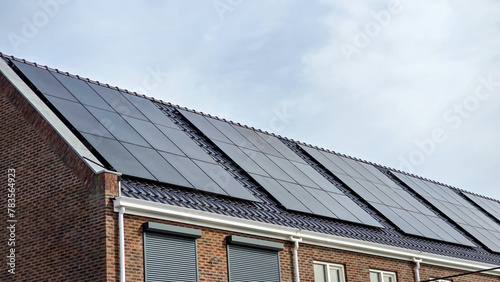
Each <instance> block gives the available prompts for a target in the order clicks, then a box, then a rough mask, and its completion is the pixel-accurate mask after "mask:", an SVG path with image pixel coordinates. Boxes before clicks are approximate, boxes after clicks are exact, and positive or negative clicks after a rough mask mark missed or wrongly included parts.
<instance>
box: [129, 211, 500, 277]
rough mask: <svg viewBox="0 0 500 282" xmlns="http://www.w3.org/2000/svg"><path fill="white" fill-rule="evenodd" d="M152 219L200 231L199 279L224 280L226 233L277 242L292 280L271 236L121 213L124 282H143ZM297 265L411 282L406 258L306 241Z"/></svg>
mask: <svg viewBox="0 0 500 282" xmlns="http://www.w3.org/2000/svg"><path fill="white" fill-rule="evenodd" d="M147 221H152V222H158V223H164V224H171V225H176V226H182V227H188V228H194V229H200V230H202V237H201V238H199V239H197V244H198V273H199V278H200V281H227V280H228V279H227V253H226V243H225V238H226V237H227V236H229V235H240V236H245V237H249V238H255V239H261V240H266V241H273V242H280V243H283V244H284V245H285V249H284V250H283V251H281V252H280V264H281V278H282V281H284V282H287V281H294V280H293V277H294V273H293V272H294V266H293V247H294V245H293V243H292V242H289V241H280V240H275V239H269V238H263V237H258V236H250V235H246V234H240V233H235V232H229V231H224V230H218V229H213V228H205V227H200V226H193V225H188V224H181V223H176V222H169V221H162V220H156V219H151V218H146V217H140V216H133V215H125V223H124V225H125V234H126V235H125V236H126V243H125V248H126V263H127V281H144V280H143V279H144V276H143V275H144V268H143V267H144V265H143V237H142V234H143V233H142V227H141V225H142V224H143V223H144V222H147ZM298 254H299V265H300V279H301V281H302V282H314V271H313V261H314V260H317V261H325V262H331V263H337V264H343V265H344V266H345V270H346V276H347V280H346V281H348V282H367V281H369V271H370V269H379V270H386V271H394V272H396V273H397V279H398V281H399V282H405V281H415V277H414V267H415V264H414V263H413V262H409V261H400V260H396V259H389V258H382V257H377V256H373V255H366V254H361V253H355V252H349V251H342V250H336V249H330V248H324V247H318V246H312V245H308V244H300V248H299V251H298ZM463 272H464V271H458V270H453V269H446V268H441V267H435V266H430V265H425V264H422V266H421V270H420V273H421V277H420V278H421V279H429V276H434V277H443V276H447V275H452V274H459V273H463ZM453 281H463V282H465V281H470V282H472V281H474V282H479V281H481V282H483V281H484V282H488V281H499V279H498V278H497V277H491V276H486V275H474V276H465V277H459V278H454V279H453Z"/></svg>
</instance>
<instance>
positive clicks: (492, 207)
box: [463, 193, 500, 220]
mask: <svg viewBox="0 0 500 282" xmlns="http://www.w3.org/2000/svg"><path fill="white" fill-rule="evenodd" d="M463 194H464V195H465V196H467V198H469V199H470V200H472V201H473V202H474V203H476V205H478V206H480V207H481V208H483V209H484V210H485V211H486V212H487V213H489V214H490V215H491V216H493V217H494V218H496V219H497V220H500V203H499V202H498V201H495V200H491V199H487V198H484V197H481V196H477V195H473V194H470V193H463Z"/></svg>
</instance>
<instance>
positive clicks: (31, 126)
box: [0, 75, 116, 281]
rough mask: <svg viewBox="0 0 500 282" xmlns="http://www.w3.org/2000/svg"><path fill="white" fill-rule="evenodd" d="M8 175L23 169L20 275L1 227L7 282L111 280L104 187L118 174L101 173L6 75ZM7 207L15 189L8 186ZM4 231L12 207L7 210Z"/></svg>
mask: <svg viewBox="0 0 500 282" xmlns="http://www.w3.org/2000/svg"><path fill="white" fill-rule="evenodd" d="M0 148H1V150H0V160H1V162H0V173H1V175H2V177H1V179H2V181H3V184H2V187H4V188H6V183H7V169H8V168H13V169H15V170H16V186H15V187H16V193H15V194H16V198H15V199H16V207H15V211H16V219H17V223H16V232H15V234H16V246H15V249H16V253H15V255H16V274H15V275H12V274H8V273H7V266H6V263H7V259H6V255H7V253H8V251H9V248H10V247H8V246H7V240H8V236H9V235H10V234H9V233H7V232H1V235H0V239H1V242H0V245H1V248H0V250H1V254H2V255H1V259H0V260H1V265H2V273H1V274H0V281H103V280H105V268H106V245H105V237H106V232H105V228H106V225H105V224H104V219H105V217H104V212H103V210H104V207H105V204H106V202H105V201H106V197H105V193H104V191H110V192H111V191H112V189H111V188H110V187H106V185H109V184H110V183H113V182H112V181H111V182H110V179H111V180H112V179H113V178H115V181H114V183H116V177H115V176H112V175H100V176H97V177H96V176H94V175H93V173H92V171H90V169H89V168H88V167H87V166H86V165H85V164H84V163H83V162H82V161H81V160H80V158H79V157H78V156H77V155H76V154H75V153H74V152H73V151H72V149H71V148H70V147H69V146H68V145H67V144H66V143H65V142H64V141H63V140H62V139H61V138H60V136H59V135H58V134H57V133H56V132H55V131H54V130H53V129H52V128H51V127H50V126H49V125H48V124H47V123H46V121H45V120H44V119H43V118H41V116H40V115H39V114H38V113H37V112H36V111H35V110H34V109H33V108H32V107H31V106H30V105H29V104H28V103H27V101H26V100H25V99H24V97H22V96H21V95H20V94H19V93H18V92H17V91H16V90H15V89H14V88H13V87H12V86H11V85H10V84H9V83H8V82H7V81H6V79H5V78H4V77H3V76H1V75H0ZM1 191H2V192H1V193H0V201H1V206H2V207H5V206H6V201H7V189H3V188H2V190H1ZM2 213H3V214H2V216H1V218H2V219H3V220H2V224H1V229H2V230H6V229H5V228H6V224H7V223H6V219H7V211H6V210H5V209H2Z"/></svg>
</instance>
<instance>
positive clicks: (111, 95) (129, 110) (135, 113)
mask: <svg viewBox="0 0 500 282" xmlns="http://www.w3.org/2000/svg"><path fill="white" fill-rule="evenodd" d="M89 85H90V86H91V87H92V88H93V89H94V90H95V91H96V92H97V94H99V96H101V98H103V99H104V100H106V102H108V104H109V105H110V106H111V107H112V108H113V109H114V110H115V111H116V112H117V113H118V114H120V115H125V116H131V117H135V118H138V119H143V120H148V119H147V118H146V116H144V115H143V114H142V113H141V112H140V111H139V110H138V109H137V108H136V107H135V106H134V105H132V103H130V101H129V100H127V99H126V98H125V97H124V96H123V95H122V94H121V93H120V92H119V91H118V90H115V89H111V88H108V87H104V86H101V85H97V84H93V83H90V84H89Z"/></svg>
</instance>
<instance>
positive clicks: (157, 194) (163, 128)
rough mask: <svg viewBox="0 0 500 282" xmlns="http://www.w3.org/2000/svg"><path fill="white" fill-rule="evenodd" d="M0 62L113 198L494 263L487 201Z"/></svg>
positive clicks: (493, 206) (61, 75)
mask: <svg viewBox="0 0 500 282" xmlns="http://www.w3.org/2000/svg"><path fill="white" fill-rule="evenodd" d="M0 56H1V57H2V58H4V60H6V61H7V62H9V64H10V66H11V67H12V69H13V70H14V71H16V73H17V74H18V75H19V76H20V77H21V78H22V79H23V80H24V81H25V82H26V83H27V84H28V85H29V86H30V87H31V89H32V90H33V91H34V92H35V93H36V94H37V95H38V96H39V97H40V99H42V101H44V102H45V103H46V104H47V106H48V107H49V108H50V109H51V110H52V111H53V112H54V113H55V114H56V115H57V116H58V117H59V118H60V119H61V120H62V121H63V122H64V123H65V124H66V126H67V127H68V128H69V129H71V130H72V132H73V133H74V134H75V135H76V136H77V137H78V138H79V139H80V141H81V142H83V144H85V146H86V147H87V148H88V149H89V150H90V151H91V152H92V153H93V154H94V155H95V157H96V158H97V159H98V160H99V161H101V164H102V166H103V167H104V168H106V169H110V170H117V171H119V172H121V173H123V181H122V195H124V196H127V197H132V198H137V199H144V200H148V201H153V202H158V203H164V204H168V205H175V206H180V207H186V208H190V209H196V210H201V211H207V212H212V213H217V214H223V215H228V216H233V217H238V218H244V219H249V220H254V221H259V222H266V223H271V224H276V225H281V226H288V227H294V228H299V229H304V230H310V231H315V232H320V233H325V234H332V235H338V236H342V237H347V238H353V239H359V240H364V241H369V242H375V243H380V244H385V245H390V246H396V247H402V248H407V249H411V250H417V251H423V252H429V253H435V254H440V255H446V256H450V257H456V258H462V259H468V260H473V261H478V262H485V263H493V264H498V263H499V262H500V224H499V223H500V218H499V214H500V202H499V201H498V200H495V199H491V198H487V197H484V196H481V195H477V194H474V193H472V192H468V191H464V190H460V189H458V188H455V187H451V186H448V185H445V184H442V183H439V182H436V181H432V180H429V179H425V178H422V177H419V176H416V175H411V174H408V173H405V172H402V171H399V170H396V169H393V168H389V167H385V166H382V165H379V164H374V163H370V162H367V161H364V160H360V159H356V158H353V157H350V156H346V155H343V154H339V153H336V152H332V151H329V150H325V149H322V148H317V147H314V146H312V145H309V144H305V143H302V142H299V141H295V140H292V139H288V138H286V137H282V136H279V135H275V134H272V133H268V132H264V131H261V130H258V129H255V128H252V127H248V126H244V125H240V124H238V123H234V122H231V121H227V120H225V119H220V118H218V117H214V116H211V115H205V114H202V113H199V112H196V111H194V110H189V109H187V108H183V107H180V106H178V105H172V104H170V103H167V102H163V101H161V100H155V99H153V98H149V97H146V96H144V95H139V94H137V93H132V92H129V91H127V90H124V89H120V88H117V87H112V86H109V85H107V84H102V83H99V82H97V81H92V80H89V79H86V78H81V77H79V76H75V75H71V74H68V73H65V72H61V71H59V70H55V69H50V68H47V67H44V66H38V65H36V64H34V63H30V62H26V61H24V60H20V59H17V58H14V57H10V56H6V55H3V54H0ZM33 67H35V68H33ZM40 70H43V71H42V72H41V71H40ZM83 82H84V83H83ZM117 97H120V99H121V100H120V101H121V103H123V105H127V106H123V105H122V106H119V105H117V104H116V103H114V102H116V99H117ZM122 100H123V101H122ZM124 107H125V109H126V111H125V112H123V111H121V110H123V109H124ZM80 113H81V114H80ZM94 119H95V120H94ZM97 129H98V130H97ZM151 132H155V134H152V133H151ZM167 144H168V145H167ZM461 211H466V212H461Z"/></svg>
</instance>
